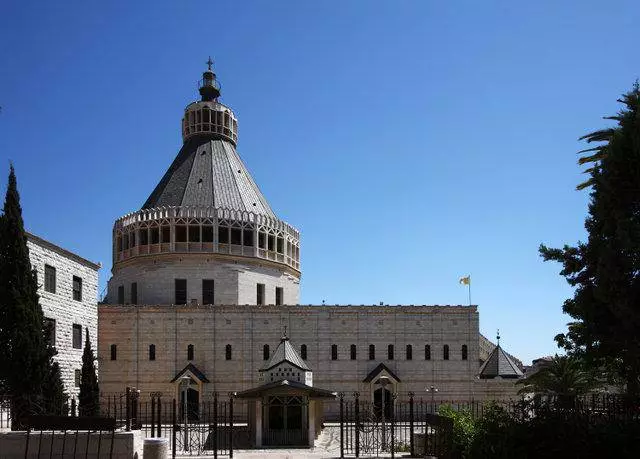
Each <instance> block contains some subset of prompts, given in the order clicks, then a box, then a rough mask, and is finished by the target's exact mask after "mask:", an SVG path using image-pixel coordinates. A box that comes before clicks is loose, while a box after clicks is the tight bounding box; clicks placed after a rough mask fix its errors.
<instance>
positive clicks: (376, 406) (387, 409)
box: [373, 387, 393, 420]
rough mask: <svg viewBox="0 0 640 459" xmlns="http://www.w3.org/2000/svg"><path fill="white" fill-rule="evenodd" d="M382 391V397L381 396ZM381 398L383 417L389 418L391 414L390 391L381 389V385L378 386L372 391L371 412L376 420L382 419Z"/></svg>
mask: <svg viewBox="0 0 640 459" xmlns="http://www.w3.org/2000/svg"><path fill="white" fill-rule="evenodd" d="M383 391H384V392H383ZM383 393H384V397H383V396H382V395H383ZM383 398H384V417H385V419H391V415H392V414H393V397H392V395H391V391H390V390H389V389H383V388H382V387H380V388H378V389H376V390H375V391H374V392H373V412H374V415H375V417H376V419H377V420H380V419H382V404H383V402H382V399H383Z"/></svg>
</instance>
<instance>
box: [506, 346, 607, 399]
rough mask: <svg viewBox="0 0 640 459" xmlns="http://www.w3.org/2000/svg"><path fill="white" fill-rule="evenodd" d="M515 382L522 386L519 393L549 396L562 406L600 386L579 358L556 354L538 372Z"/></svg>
mask: <svg viewBox="0 0 640 459" xmlns="http://www.w3.org/2000/svg"><path fill="white" fill-rule="evenodd" d="M516 384H518V385H522V386H523V387H522V388H521V389H520V390H519V391H518V393H519V394H531V393H533V394H535V395H546V396H550V397H552V398H554V399H555V400H556V401H557V403H558V406H559V407H562V408H569V407H571V406H573V405H574V403H573V402H574V400H575V398H576V397H577V396H579V395H584V394H586V393H588V392H590V391H591V390H593V389H595V388H597V387H599V386H600V383H599V382H598V381H597V380H596V378H594V377H593V375H592V374H591V373H590V372H589V371H587V370H586V368H585V367H584V364H583V363H582V361H581V360H580V359H578V358H577V357H573V356H566V355H557V354H556V355H555V356H554V357H553V358H552V359H551V361H550V362H549V363H548V364H547V365H545V366H544V367H543V368H542V369H540V370H539V371H538V372H536V373H534V374H532V375H531V376H528V377H526V378H524V379H521V380H519V381H518V382H517V383H516Z"/></svg>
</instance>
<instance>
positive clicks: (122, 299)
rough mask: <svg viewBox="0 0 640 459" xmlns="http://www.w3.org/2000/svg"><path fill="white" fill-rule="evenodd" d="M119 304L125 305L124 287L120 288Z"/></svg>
mask: <svg viewBox="0 0 640 459" xmlns="http://www.w3.org/2000/svg"><path fill="white" fill-rule="evenodd" d="M118 304H124V285H119V286H118Z"/></svg>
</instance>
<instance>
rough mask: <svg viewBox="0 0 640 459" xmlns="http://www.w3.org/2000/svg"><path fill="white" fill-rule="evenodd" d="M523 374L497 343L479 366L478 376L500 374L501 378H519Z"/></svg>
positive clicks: (492, 376) (489, 376) (490, 376)
mask: <svg viewBox="0 0 640 459" xmlns="http://www.w3.org/2000/svg"><path fill="white" fill-rule="evenodd" d="M522 375H523V373H522V371H521V370H520V368H518V365H516V364H515V363H514V362H513V361H512V360H511V359H510V358H509V356H508V355H507V353H506V352H505V351H504V350H503V349H502V348H501V347H500V345H497V346H496V347H495V348H494V349H493V352H491V354H490V355H489V357H488V358H487V361H486V362H484V363H483V364H482V366H481V367H480V378H482V379H489V378H495V377H497V376H500V377H501V378H519V377H521V376H522Z"/></svg>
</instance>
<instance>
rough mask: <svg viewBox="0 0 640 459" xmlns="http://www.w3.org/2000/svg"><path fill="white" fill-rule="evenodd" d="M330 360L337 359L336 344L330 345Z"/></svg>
mask: <svg viewBox="0 0 640 459" xmlns="http://www.w3.org/2000/svg"><path fill="white" fill-rule="evenodd" d="M331 360H338V346H337V345H336V344H332V345H331Z"/></svg>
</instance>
